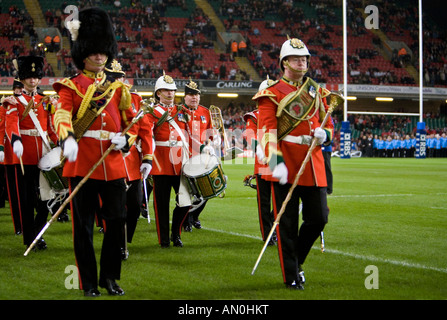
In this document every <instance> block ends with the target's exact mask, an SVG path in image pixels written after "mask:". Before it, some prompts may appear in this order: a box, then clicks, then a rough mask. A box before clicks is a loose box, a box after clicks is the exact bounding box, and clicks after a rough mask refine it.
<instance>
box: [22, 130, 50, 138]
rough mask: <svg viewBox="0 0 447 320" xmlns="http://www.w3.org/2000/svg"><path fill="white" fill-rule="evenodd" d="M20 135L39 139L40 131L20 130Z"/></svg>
mask: <svg viewBox="0 0 447 320" xmlns="http://www.w3.org/2000/svg"><path fill="white" fill-rule="evenodd" d="M19 132H20V134H24V135H26V136H33V137H39V136H40V134H39V131H38V130H37V129H28V130H22V129H20V130H19ZM44 133H45V134H47V132H46V131H44Z"/></svg>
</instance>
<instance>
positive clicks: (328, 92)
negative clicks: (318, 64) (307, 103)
mask: <svg viewBox="0 0 447 320" xmlns="http://www.w3.org/2000/svg"><path fill="white" fill-rule="evenodd" d="M331 93H332V92H331V91H330V90H328V89H326V88H323V87H321V97H322V98H325V97H327V96H329V95H330V94H331Z"/></svg>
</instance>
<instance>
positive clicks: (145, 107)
mask: <svg viewBox="0 0 447 320" xmlns="http://www.w3.org/2000/svg"><path fill="white" fill-rule="evenodd" d="M154 104H155V100H154V99H152V98H151V99H149V102H147V101H146V100H143V101H142V104H141V108H140V110H139V111H138V113H137V114H136V115H135V117H134V118H133V119H132V121H131V122H130V123H129V125H128V126H127V128H125V129H124V131H123V132H122V133H121V134H122V135H123V136H124V135H125V134H126V133H127V131H129V130H130V128H132V126H133V125H134V124H135V123H137V122H138V120H140V119H141V118H143V116H144V115H145V114H147V113H152V112H153V111H154ZM115 146H116V145H115V144H114V143H112V144H111V145H110V147H109V148H108V149H107V150H106V151H105V152H104V154H103V155H102V157H101V158H100V159H99V160H98V162H96V163H95V164H94V165H93V167H92V168H91V169H90V171H89V172H88V173H87V175H86V176H85V177H84V178H83V179H82V180H81V181H80V182H79V183H78V185H77V186H76V188H74V189H73V191H72V192H71V193H70V195H69V196H68V197H67V198H66V199H65V201H64V202H63V203H62V204H61V206H60V207H59V209H58V210H57V211H56V213H55V214H54V215H53V217H52V218H51V219H50V220H49V221H48V222H47V223H46V224H45V226H44V227H43V228H42V230H41V231H40V232H39V234H38V235H37V236H36V238H35V239H34V241H33V242H32V243H31V245H30V246H29V247H28V249H27V250H26V251H25V253H24V254H23V255H24V256H27V255H28V253H29V252H30V251H31V250H32V249H33V248H34V246H35V245H36V243H37V241H39V239H40V238H41V237H42V236H43V234H44V233H45V231H46V230H47V229H48V228H49V227H50V225H51V224H52V223H53V222H54V221H56V219H57V217H58V216H59V215H60V214H61V213H62V210H63V209H64V208H65V206H66V205H67V204H68V203H70V201H71V199H73V197H74V196H75V195H76V193H78V191H79V189H81V187H82V186H83V185H84V183H85V182H86V181H87V180H88V179H89V177H90V176H91V175H92V174H93V172H94V171H95V169H96V168H97V167H98V166H99V165H100V164H101V163H102V162H103V161H104V160H105V158H106V157H107V156H108V155H109V153H110V152H112V150H113V149H114V148H115Z"/></svg>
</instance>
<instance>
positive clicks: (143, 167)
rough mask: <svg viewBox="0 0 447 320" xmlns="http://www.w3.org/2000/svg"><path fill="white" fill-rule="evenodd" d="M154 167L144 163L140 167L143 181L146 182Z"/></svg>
mask: <svg viewBox="0 0 447 320" xmlns="http://www.w3.org/2000/svg"><path fill="white" fill-rule="evenodd" d="M151 170H152V165H150V164H149V163H146V162H143V163H142V164H141V167H140V172H141V174H142V175H143V179H144V180H146V179H147V177H148V176H149V173H151Z"/></svg>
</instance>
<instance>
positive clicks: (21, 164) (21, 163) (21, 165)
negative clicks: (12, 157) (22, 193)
mask: <svg viewBox="0 0 447 320" xmlns="http://www.w3.org/2000/svg"><path fill="white" fill-rule="evenodd" d="M20 167H21V168H22V175H25V169H24V168H23V160H22V157H20Z"/></svg>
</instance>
